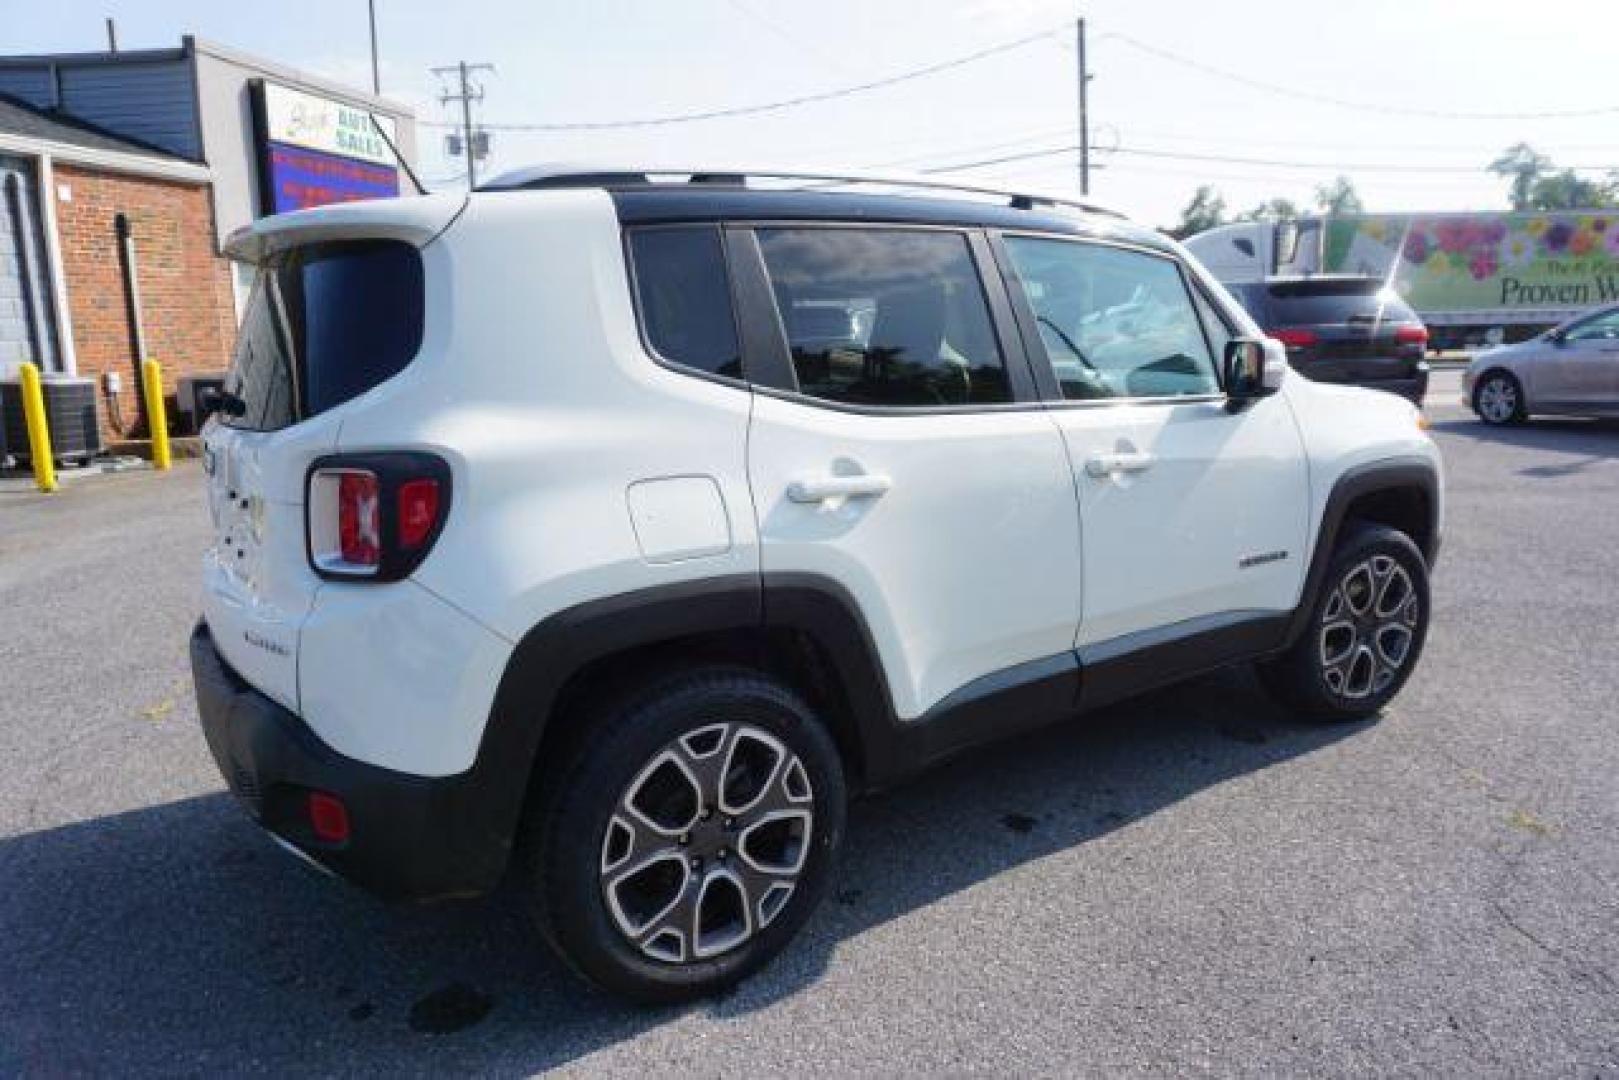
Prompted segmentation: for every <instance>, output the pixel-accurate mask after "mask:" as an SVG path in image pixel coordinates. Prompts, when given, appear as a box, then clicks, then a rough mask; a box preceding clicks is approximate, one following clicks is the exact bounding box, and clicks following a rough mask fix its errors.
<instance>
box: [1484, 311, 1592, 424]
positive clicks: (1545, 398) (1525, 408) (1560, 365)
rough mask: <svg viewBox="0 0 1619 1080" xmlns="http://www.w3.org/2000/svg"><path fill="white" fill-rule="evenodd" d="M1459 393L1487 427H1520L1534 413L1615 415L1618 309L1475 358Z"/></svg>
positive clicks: (1578, 320)
mask: <svg viewBox="0 0 1619 1080" xmlns="http://www.w3.org/2000/svg"><path fill="white" fill-rule="evenodd" d="M1462 393H1463V395H1464V397H1465V399H1466V403H1467V404H1468V405H1469V406H1471V407H1472V409H1473V411H1474V412H1476V413H1478V416H1479V419H1481V420H1483V421H1484V422H1485V423H1486V424H1516V423H1521V422H1522V421H1523V420H1525V419H1527V418H1528V417H1529V416H1530V414H1532V413H1549V414H1557V415H1563V416H1619V304H1610V305H1608V306H1607V307H1601V308H1597V309H1596V310H1595V311H1591V312H1588V313H1586V314H1584V315H1581V316H1580V317H1579V318H1577V319H1571V320H1569V321H1568V322H1566V323H1564V324H1563V325H1561V326H1558V327H1554V328H1553V329H1551V330H1548V331H1546V332H1545V333H1544V334H1541V335H1540V336H1539V337H1535V338H1531V339H1530V340H1528V341H1524V342H1520V343H1519V344H1517V345H1505V346H1502V347H1501V348H1498V349H1487V350H1485V351H1484V352H1481V353H1479V354H1478V355H1477V356H1475V357H1474V358H1473V362H1472V363H1470V364H1468V365H1467V371H1466V372H1465V373H1464V374H1463V375H1462Z"/></svg>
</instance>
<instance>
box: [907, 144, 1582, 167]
mask: <svg viewBox="0 0 1619 1080" xmlns="http://www.w3.org/2000/svg"><path fill="white" fill-rule="evenodd" d="M1078 150H1079V146H1078V145H1077V144H1068V145H1065V146H1050V147H1046V148H1044V149H1039V150H1025V151H1021V152H1019V153H1015V154H1002V155H1000V156H998V157H991V158H983V159H980V160H978V161H962V162H955V163H953V164H950V165H938V166H934V167H933V168H929V169H923V170H921V171H922V172H925V173H950V172H962V171H965V170H968V169H981V168H985V167H987V166H990V165H1004V164H1007V163H1009V162H1013V161H1029V160H1033V159H1035V158H1044V157H1055V156H1057V155H1058V154H1072V153H1075V152H1076V151H1078ZM1110 153H1111V154H1122V155H1125V156H1130V157H1145V158H1162V159H1165V160H1169V161H1201V162H1211V163H1215V164H1225V165H1253V166H1257V167H1260V168H1279V169H1310V170H1321V171H1324V172H1401V173H1405V172H1409V173H1484V172H1487V171H1488V170H1487V169H1486V168H1484V167H1483V166H1479V165H1420V164H1413V163H1410V162H1364V161H1360V162H1355V161H1290V160H1284V159H1281V158H1258V157H1243V156H1239V155H1232V154H1188V153H1179V152H1176V151H1173V150H1162V149H1158V148H1155V147H1144V146H1143V147H1137V146H1116V147H1114V148H1113V149H1112V150H1111V151H1110ZM1563 168H1567V169H1571V170H1573V171H1575V172H1609V171H1613V170H1614V166H1612V165H1567V166H1563Z"/></svg>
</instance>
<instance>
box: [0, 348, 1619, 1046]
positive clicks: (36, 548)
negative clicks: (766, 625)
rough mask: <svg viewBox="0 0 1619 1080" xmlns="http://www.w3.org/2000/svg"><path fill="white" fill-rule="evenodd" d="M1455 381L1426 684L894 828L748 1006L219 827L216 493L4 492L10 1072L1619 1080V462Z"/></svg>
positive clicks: (1177, 707)
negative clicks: (600, 963) (550, 949)
mask: <svg viewBox="0 0 1619 1080" xmlns="http://www.w3.org/2000/svg"><path fill="white" fill-rule="evenodd" d="M1455 394H1456V378H1455V375H1454V373H1441V374H1439V375H1437V376H1436V377H1435V379H1434V389H1433V393H1432V395H1431V401H1432V405H1431V409H1430V412H1431V415H1432V417H1433V419H1434V421H1435V428H1434V433H1435V436H1436V437H1437V438H1438V440H1439V442H1440V443H1441V445H1442V446H1443V448H1444V451H1445V454H1446V460H1447V465H1448V468H1449V497H1450V502H1449V519H1448V522H1447V528H1446V538H1445V546H1444V552H1443V555H1442V557H1441V561H1440V565H1439V569H1438V573H1437V576H1436V579H1435V583H1434V601H1435V605H1436V621H1435V625H1434V629H1433V632H1432V635H1431V637H1430V640H1429V643H1428V647H1427V653H1426V655H1425V657H1424V658H1423V661H1422V664H1421V667H1420V668H1419V670H1418V671H1417V673H1416V675H1415V676H1414V678H1413V680H1412V682H1411V684H1410V685H1409V686H1408V687H1407V689H1406V690H1405V692H1404V693H1403V694H1402V695H1401V696H1400V697H1399V698H1398V699H1397V700H1396V702H1395V703H1394V706H1393V707H1392V708H1391V709H1390V710H1389V711H1388V712H1387V714H1386V715H1385V716H1384V717H1382V718H1381V719H1380V720H1379V721H1377V722H1374V723H1369V724H1362V725H1353V726H1349V727H1338V728H1316V727H1309V726H1304V725H1301V724H1297V723H1295V722H1293V721H1291V720H1290V719H1288V718H1287V717H1286V716H1283V715H1281V714H1279V713H1278V712H1277V711H1276V710H1274V709H1273V708H1272V707H1271V706H1269V705H1268V704H1267V703H1266V702H1265V701H1264V699H1263V698H1261V697H1260V696H1259V695H1258V693H1257V691H1256V689H1255V688H1254V686H1253V684H1252V681H1251V680H1250V678H1249V677H1248V676H1247V675H1246V674H1244V673H1241V672H1234V673H1227V674H1220V675H1216V676H1212V677H1208V678H1204V679H1201V680H1198V681H1197V682H1194V683H1190V684H1187V685H1185V686H1181V687H1176V688H1173V689H1170V690H1167V691H1164V692H1161V693H1157V694H1154V695H1152V696H1151V697H1148V698H1145V699H1142V700H1140V701H1136V702H1131V703H1126V704H1123V705H1120V706H1117V707H1114V708H1111V709H1108V710H1106V711H1105V712H1104V713H1101V714H1098V715H1096V716H1093V717H1090V718H1087V719H1084V720H1081V721H1079V722H1076V723H1074V724H1071V725H1068V726H1065V727H1062V728H1059V729H1056V730H1053V731H1050V732H1046V733H1041V734H1038V735H1035V736H1033V737H1030V738H1024V739H1020V740H1017V741H1015V742H1012V743H1010V744H1006V745H1003V746H1000V747H996V748H994V749H991V750H988V751H985V752H983V753H979V754H975V755H973V757H972V759H971V760H969V761H964V762H960V763H957V764H955V765H952V766H949V767H947V768H945V769H942V770H940V771H937V772H935V773H933V774H931V775H929V776H927V777H925V778H923V779H921V780H919V781H917V782H916V783H913V784H911V785H909V786H907V787H905V788H903V789H901V790H898V791H895V792H892V793H889V794H887V795H884V796H882V797H879V798H875V799H872V800H869V801H867V802H864V803H862V804H860V805H858V806H857V807H856V808H855V809H854V812H853V814H852V816H851V821H850V827H849V836H848V841H849V843H848V850H847V853H846V857H845V859H844V861H843V867H842V871H841V875H840V877H839V880H838V882H837V883H836V885H835V886H834V889H833V892H832V894H831V895H830V896H829V898H828V901H827V903H826V905H825V907H824V908H823V909H822V910H821V911H820V912H819V913H818V915H817V916H816V917H815V918H814V919H813V920H812V921H811V923H810V925H809V926H808V928H807V929H806V932H805V933H804V935H803V936H802V938H801V939H800V940H799V941H798V942H797V943H796V944H795V945H794V946H793V947H792V948H791V949H790V950H789V951H788V952H787V954H786V955H784V956H783V957H782V958H781V959H780V960H778V961H777V962H776V963H775V964H774V965H773V966H772V967H770V968H769V969H767V970H766V971H765V972H764V973H763V974H762V975H760V976H759V977H757V978H755V979H753V980H752V981H751V982H749V983H747V984H745V985H744V986H743V987H742V988H740V989H739V990H738V991H736V992H735V993H733V994H732V995H730V996H729V997H727V998H725V999H723V1000H720V1001H716V1002H711V1003H707V1004H703V1005H699V1006H695V1007H690V1008H684V1009H675V1010H657V1011H644V1010H636V1009H631V1008H627V1007H625V1006H622V1005H620V1004H618V1003H617V1002H614V1001H611V1000H608V999H605V998H603V997H600V996H598V995H596V994H593V993H590V992H588V991H586V990H584V989H582V988H581V987H580V986H579V985H578V984H576V983H575V982H574V981H573V980H572V979H570V978H569V977H568V976H567V975H566V974H565V973H564V972H563V970H562V969H561V967H560V965H559V964H557V963H556V962H555V961H553V960H552V959H551V958H550V957H549V956H548V955H547V954H546V953H545V951H544V950H543V948H541V947H540V946H538V945H536V944H535V943H534V942H533V941H532V939H531V938H530V937H529V935H528V934H527V933H526V931H525V928H524V925H523V922H522V918H521V914H520V912H519V911H518V910H517V908H516V905H515V904H513V903H512V902H511V900H510V898H509V897H504V896H502V897H496V898H494V899H491V900H485V901H479V902H475V903H468V904H458V905H447V906H441V907H433V908H425V909H418V908H404V909H391V908H388V907H385V906H382V905H380V904H377V903H375V902H373V901H372V900H370V899H369V898H367V897H365V896H364V895H362V894H359V893H357V892H355V891H353V890H351V889H348V888H345V887H343V886H341V885H339V884H337V883H335V882H330V881H327V880H324V879H320V878H317V877H315V876H313V875H312V874H310V873H308V872H306V871H305V870H303V869H302V868H300V867H299V866H298V865H296V864H294V863H293V862H292V861H290V860H289V859H287V858H285V857H284V856H282V855H281V854H280V853H279V852H278V851H276V850H275V849H274V848H273V847H272V846H271V845H270V844H268V843H267V842H266V841H265V840H264V839H263V838H262V837H261V836H260V835H258V834H257V833H256V832H255V830H254V829H253V827H252V826H251V825H249V824H248V823H247V821H246V819H245V818H244V817H243V815H242V814H241V813H240V812H239V811H238V810H237V808H236V807H235V806H234V805H233V804H232V803H231V801H230V800H229V798H228V797H226V796H225V795H224V794H222V785H221V783H220V781H219V779H218V777H217V775H216V774H215V772H214V769H213V766H212V763H211V762H210V760H209V758H208V755H207V752H206V750H205V748H204V746H203V742H202V737H201V734H200V733H199V732H198V730H197V728H196V717H195V708H194V705H193V703H192V701H191V696H190V691H189V686H188V684H187V674H186V651H185V646H186V634H187V632H188V630H189V628H190V625H191V622H192V620H193V619H194V617H195V613H196V610H197V586H196V565H195V563H196V554H197V552H198V550H199V549H200V547H201V545H202V543H203V538H204V534H205V528H204V526H205V521H204V518H205V512H204V510H203V507H202V503H201V499H200V479H199V477H198V476H197V474H196V473H195V471H194V466H190V465H187V466H182V467H180V468H179V469H177V470H176V472H175V473H174V474H172V475H169V476H157V475H153V474H126V475H121V476H111V477H106V478H98V479H90V480H85V481H81V482H78V483H75V484H73V485H70V486H69V487H67V488H66V489H64V491H63V492H62V493H61V494H59V495H57V496H54V497H52V498H50V499H44V498H41V497H38V496H33V495H29V494H26V493H19V492H16V491H7V492H5V493H0V672H3V676H4V693H3V694H0V760H3V761H4V762H5V764H6V767H5V769H4V772H3V774H0V1074H6V1075H15V1074H18V1073H51V1074H55V1073H62V1072H89V1073H109V1072H116V1073H120V1074H128V1073H137V1074H144V1073H159V1072H160V1073H165V1074H169V1073H176V1072H181V1073H203V1072H207V1073H219V1072H233V1073H234V1072H252V1071H263V1072H277V1073H287V1072H292V1071H294V1070H296V1071H298V1072H300V1073H318V1074H329V1073H389V1074H417V1073H428V1072H442V1071H446V1070H455V1071H458V1072H477V1073H485V1074H499V1075H511V1074H526V1073H531V1072H537V1071H543V1070H546V1069H553V1068H562V1069H571V1070H575V1071H579V1072H589V1073H591V1074H603V1073H612V1074H626V1075H641V1074H646V1073H649V1072H655V1073H668V1072H702V1073H707V1074H712V1073H735V1074H742V1073H747V1074H758V1073H765V1074H778V1073H798V1072H806V1071H810V1070H814V1071H817V1072H829V1073H845V1072H883V1073H893V1072H941V1071H966V1070H973V1071H991V1072H1001V1073H1022V1072H1062V1073H1082V1074H1103V1073H1106V1074H1137V1075H1146V1074H1164V1073H1171V1072H1174V1073H1218V1074H1232V1073H1239V1074H1273V1075H1274V1074H1285V1075H1289V1076H1301V1075H1343V1074H1346V1073H1355V1074H1365V1073H1378V1074H1391V1073H1392V1074H1445V1075H1468V1076H1508V1075H1514V1076H1516V1075H1525V1074H1533V1075H1562V1076H1603V1075H1610V1076H1611V1075H1619V986H1616V980H1619V710H1616V708H1615V700H1616V691H1619V426H1616V425H1601V424H1592V423H1586V422H1573V421H1543V422H1539V423H1537V424H1535V425H1533V426H1532V427H1529V428H1525V429H1520V430H1513V431H1506V432H1495V431H1490V430H1486V429H1484V428H1483V427H1481V426H1480V425H1479V424H1477V423H1476V422H1475V421H1473V420H1472V419H1471V418H1470V417H1469V416H1467V415H1465V414H1464V413H1463V411H1462V410H1461V409H1459V408H1458V407H1456V406H1455V405H1454V404H1453V402H1454V400H1455Z"/></svg>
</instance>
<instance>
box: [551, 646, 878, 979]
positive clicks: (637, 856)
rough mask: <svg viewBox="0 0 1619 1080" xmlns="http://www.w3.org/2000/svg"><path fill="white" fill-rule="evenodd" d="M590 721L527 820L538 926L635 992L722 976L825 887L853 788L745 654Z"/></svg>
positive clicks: (833, 754) (637, 695) (749, 967)
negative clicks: (747, 665) (736, 664)
mask: <svg viewBox="0 0 1619 1080" xmlns="http://www.w3.org/2000/svg"><path fill="white" fill-rule="evenodd" d="M591 719H592V721H593V722H592V723H590V724H589V725H588V726H587V728H586V729H585V730H584V733H583V736H582V739H581V740H580V741H579V742H580V745H579V747H578V749H577V751H576V752H575V753H574V754H573V755H572V756H571V759H570V761H569V762H568V763H567V764H566V765H564V766H563V767H562V768H560V769H554V770H552V771H551V772H550V773H549V774H548V775H547V776H546V777H545V779H544V780H543V784H544V788H543V790H542V793H541V798H540V801H539V803H538V804H537V805H536V807H535V810H534V812H533V814H534V816H533V817H532V819H531V821H530V828H531V830H532V835H533V837H534V840H535V842H534V843H533V844H532V845H531V846H530V848H529V852H528V857H527V858H526V860H525V862H524V864H523V866H522V874H523V879H524V880H523V886H524V888H525V890H526V892H527V894H528V897H529V899H530V901H531V908H532V910H533V914H534V917H535V919H536V921H537V923H538V925H539V928H540V931H541V933H542V934H543V935H544V936H545V938H546V939H547V940H548V941H549V942H550V943H551V944H552V945H553V946H554V947H555V948H556V949H557V951H558V952H560V953H561V954H562V956H563V958H564V959H565V960H566V961H567V962H568V964H569V965H570V966H571V967H573V968H574V970H575V971H577V972H578V973H579V974H581V975H582V976H584V977H585V978H586V979H588V980H589V981H591V982H593V983H595V984H596V985H597V986H600V987H602V988H603V989H606V990H608V991H611V992H613V993H616V994H620V995H622V996H624V997H628V998H631V999H633V1000H637V1001H642V1002H647V1003H670V1002H678V1001H686V1000H690V999H693V998H699V997H705V996H709V995H712V994H715V993H717V992H719V991H721V990H724V989H726V988H727V987H729V986H731V985H733V984H735V983H736V982H738V981H740V980H741V979H743V978H746V977H747V976H748V975H749V974H751V973H753V972H754V971H756V970H758V968H760V967H761V966H763V965H764V964H765V963H766V962H768V961H769V960H770V959H771V958H772V957H774V956H775V955H776V954H777V953H779V952H780V951H781V950H782V948H783V947H785V946H786V944H787V942H788V941H789V940H791V938H792V937H793V935H794V934H795V933H796V932H797V931H798V929H799V928H800V927H801V926H802V925H803V923H804V921H805V919H807V918H808V917H809V915H810V913H811V912H812V911H814V909H815V907H816V906H817V905H818V904H819V903H820V900H821V898H822V896H823V895H824V894H825V892H826V889H827V885H828V882H829V880H830V875H831V872H832V868H833V863H834V860H835V856H836V853H837V849H838V847H839V844H840V843H841V841H842V836H843V825H844V813H845V804H846V801H847V791H846V788H845V783H844V778H843V770H842V765H841V762H840V760H839V757H838V752H837V748H836V746H835V745H834V743H833V742H832V739H831V737H830V736H829V735H828V733H827V731H826V728H825V727H824V726H823V725H822V724H821V722H820V721H819V720H818V719H817V718H816V717H815V715H814V713H813V712H812V711H811V710H810V708H809V707H808V706H807V705H806V704H805V703H804V702H803V701H802V700H801V699H800V698H799V697H798V696H797V695H796V694H794V693H793V692H792V691H790V690H788V689H787V688H786V687H784V686H782V685H780V684H779V683H777V682H775V681H773V680H771V679H768V678H766V677H764V676H762V675H760V674H758V673H756V672H753V671H749V670H746V669H739V668H707V669H702V670H699V671H696V672H691V673H688V674H681V675H675V676H672V677H669V678H665V679H662V680H659V681H657V682H655V683H653V684H650V685H648V686H646V687H645V688H643V689H642V690H640V691H638V692H634V693H631V694H629V695H627V696H624V697H621V698H619V699H618V700H616V701H615V702H612V703H609V704H606V705H605V706H604V707H603V708H601V709H599V710H598V712H597V714H596V715H595V716H594V717H592V718H591Z"/></svg>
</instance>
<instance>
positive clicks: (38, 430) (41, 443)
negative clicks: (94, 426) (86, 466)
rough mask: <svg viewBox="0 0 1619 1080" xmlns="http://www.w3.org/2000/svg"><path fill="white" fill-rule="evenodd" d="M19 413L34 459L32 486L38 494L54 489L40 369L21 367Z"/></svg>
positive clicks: (54, 466) (53, 468)
mask: <svg viewBox="0 0 1619 1080" xmlns="http://www.w3.org/2000/svg"><path fill="white" fill-rule="evenodd" d="M22 411H23V417H24V419H26V420H27V422H28V452H29V453H30V454H32V455H33V457H34V483H36V484H38V485H39V490H41V491H55V490H56V460H55V459H54V458H52V457H51V431H50V428H49V427H47V426H46V422H45V391H44V389H43V388H42V387H41V386H40V385H39V368H37V367H35V366H34V365H33V364H29V363H24V364H23V366H22Z"/></svg>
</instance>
